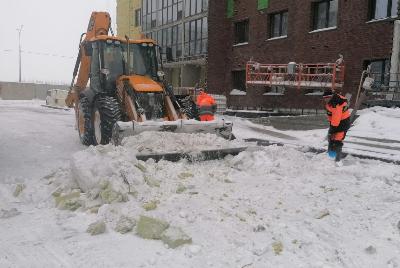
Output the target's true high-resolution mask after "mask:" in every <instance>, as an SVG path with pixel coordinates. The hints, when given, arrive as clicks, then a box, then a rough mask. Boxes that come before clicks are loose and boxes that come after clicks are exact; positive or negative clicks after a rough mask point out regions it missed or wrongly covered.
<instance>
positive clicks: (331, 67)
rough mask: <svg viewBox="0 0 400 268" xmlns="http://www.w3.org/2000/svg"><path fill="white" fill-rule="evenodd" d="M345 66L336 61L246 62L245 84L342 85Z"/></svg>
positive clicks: (324, 86)
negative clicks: (307, 62) (306, 62)
mask: <svg viewBox="0 0 400 268" xmlns="http://www.w3.org/2000/svg"><path fill="white" fill-rule="evenodd" d="M344 73H345V66H344V65H343V64H340V65H339V64H336V63H316V64H296V63H289V64H260V63H257V62H248V63H247V64H246V84H248V85H265V86H292V87H297V88H332V89H333V90H334V89H336V88H340V87H343V83H344Z"/></svg>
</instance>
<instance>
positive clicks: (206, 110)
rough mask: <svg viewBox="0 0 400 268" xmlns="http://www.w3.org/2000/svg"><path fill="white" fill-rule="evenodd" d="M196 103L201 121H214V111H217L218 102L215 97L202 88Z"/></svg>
mask: <svg viewBox="0 0 400 268" xmlns="http://www.w3.org/2000/svg"><path fill="white" fill-rule="evenodd" d="M196 105H197V108H198V110H199V117H200V121H212V120H214V113H215V112H216V111H217V104H216V102H215V99H214V98H213V97H212V96H210V95H208V94H207V93H206V92H204V90H203V89H201V90H200V94H199V95H198V96H197V99H196Z"/></svg>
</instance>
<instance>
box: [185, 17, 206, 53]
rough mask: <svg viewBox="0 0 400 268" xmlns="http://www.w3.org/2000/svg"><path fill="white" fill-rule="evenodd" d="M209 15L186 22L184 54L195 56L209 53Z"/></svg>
mask: <svg viewBox="0 0 400 268" xmlns="http://www.w3.org/2000/svg"><path fill="white" fill-rule="evenodd" d="M207 38H208V23H207V17H204V18H201V19H197V20H192V21H190V22H185V37H184V47H185V50H184V55H185V56H195V55H202V54H206V53H207Z"/></svg>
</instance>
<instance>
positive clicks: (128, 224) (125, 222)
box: [115, 216, 136, 234]
mask: <svg viewBox="0 0 400 268" xmlns="http://www.w3.org/2000/svg"><path fill="white" fill-rule="evenodd" d="M135 225H136V221H135V219H132V218H130V217H127V216H121V218H120V219H119V220H118V222H117V226H116V227H115V231H116V232H118V233H121V234H125V233H128V232H130V231H132V229H133V227H135Z"/></svg>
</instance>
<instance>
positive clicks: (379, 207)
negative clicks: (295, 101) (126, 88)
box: [22, 144, 400, 267]
mask: <svg viewBox="0 0 400 268" xmlns="http://www.w3.org/2000/svg"><path fill="white" fill-rule="evenodd" d="M131 150H132V149H131V147H129V146H128V145H127V144H126V145H125V146H123V147H113V146H98V147H90V148H88V149H87V150H85V151H83V152H79V153H77V154H75V155H74V157H73V159H72V165H71V167H72V168H71V172H70V174H66V173H63V174H55V175H54V176H53V177H52V178H51V179H50V181H52V183H50V187H53V191H56V192H57V189H59V188H60V187H61V188H62V189H63V190H62V191H61V194H60V196H63V195H65V194H69V193H71V192H74V191H76V190H77V188H76V187H78V188H79V191H80V197H79V198H77V199H78V202H80V204H81V206H80V207H79V208H77V210H76V212H75V213H78V215H82V213H83V215H85V214H87V215H88V216H86V217H90V221H89V220H86V221H81V222H77V223H76V224H78V225H85V222H86V224H87V225H86V226H85V228H87V226H88V225H89V224H90V223H94V224H92V225H91V227H90V228H89V229H88V232H93V233H94V234H97V233H102V232H103V231H105V232H106V233H108V234H112V233H115V232H119V231H118V230H121V228H122V230H123V232H121V233H126V235H129V233H130V232H133V233H137V236H135V237H137V239H139V240H133V241H132V242H131V243H128V244H127V245H125V246H124V247H128V248H131V247H132V245H134V247H137V245H138V243H139V245H141V246H140V248H142V247H144V246H145V245H148V246H149V247H150V248H152V250H150V251H145V252H143V253H142V254H140V256H139V257H138V255H137V254H135V256H136V257H135V258H136V259H135V261H137V262H138V263H139V264H140V263H141V264H142V265H143V267H147V266H152V267H188V266H193V267H204V265H205V263H207V267H243V266H246V265H247V266H250V267H266V266H271V267H344V266H348V267H366V266H371V265H372V266H374V267H382V265H384V264H385V265H386V264H387V263H392V264H393V265H394V264H396V265H397V264H400V259H399V258H398V256H399V252H400V243H399V242H398V241H399V240H398V239H397V238H396V237H398V236H399V230H397V227H396V226H397V223H398V221H399V220H400V213H399V212H398V211H400V206H399V202H398V201H399V199H398V197H396V196H398V194H399V193H400V180H399V179H398V178H400V168H399V167H398V166H395V165H389V164H384V163H380V162H376V161H368V160H358V159H355V158H352V157H348V158H346V162H345V166H344V167H341V168H336V167H335V165H334V163H333V162H332V161H330V160H329V159H327V158H326V156H325V155H324V154H320V155H318V154H317V155H316V154H311V153H306V154H305V153H303V152H301V151H298V150H295V149H292V148H287V147H275V146H271V147H266V148H261V149H259V150H257V151H253V152H251V151H246V152H243V153H241V154H239V155H238V156H235V157H226V158H225V159H223V160H219V161H208V162H197V163H188V162H186V161H181V162H177V163H171V162H167V161H160V162H158V163H156V162H154V161H152V160H148V161H146V162H142V161H137V160H135V158H134V153H131ZM81 162H82V163H84V162H85V163H87V164H85V165H84V164H81ZM84 189H85V190H84ZM24 191H26V190H24ZM104 191H106V192H108V193H106V194H104ZM22 193H24V192H22ZM97 193H98V194H97ZM118 194H121V195H122V196H124V198H117V197H118ZM103 196H108V197H110V196H111V197H113V196H114V197H115V198H111V199H107V198H103ZM93 202H95V203H96V202H97V203H96V204H97V206H98V207H97V209H95V210H93V209H92V208H93V207H91V205H93V204H94V203H93ZM92 213H94V214H92ZM90 215H95V217H92V216H90ZM103 223H104V225H105V226H106V230H104V229H103V227H104V225H103ZM121 225H122V226H123V227H121ZM98 226H99V227H98ZM146 226H147V227H148V228H149V229H147V228H146ZM149 226H150V227H149ZM168 226H169V227H168ZM95 227H96V228H95ZM97 227H98V228H97ZM166 228H168V229H166ZM167 230H168V231H167ZM210 232H212V236H213V237H212V239H211V238H210ZM140 237H154V238H157V239H161V240H162V241H163V242H164V243H160V242H158V243H156V244H153V243H150V242H149V240H147V239H142V238H140ZM107 239H115V238H113V237H112V236H111V237H110V238H107ZM130 239H131V238H130ZM171 239H173V240H171ZM107 241H108V240H107ZM132 243H135V244H132ZM149 243H150V244H149ZM185 243H192V244H191V245H190V244H189V245H185ZM167 245H168V246H167ZM175 247H177V248H176V249H174V251H175V253H173V252H171V251H170V250H171V249H172V248H175ZM168 248H169V249H168ZM154 250H155V251H157V252H158V253H157V254H154ZM151 252H153V253H151ZM108 254H110V255H109V257H108V258H107V259H106V260H107V261H106V263H107V264H108V265H113V264H112V263H110V262H108V261H110V260H111V259H113V257H112V256H111V255H112V253H108ZM115 254H121V253H115ZM129 254H131V253H129ZM129 254H128V255H126V256H125V255H124V258H125V259H124V258H122V257H121V255H116V256H118V258H119V259H120V260H121V262H120V264H119V266H121V267H128V266H129V265H130V264H129V260H130V257H128V256H129ZM123 260H126V261H123ZM104 261H105V260H104V259H103V262H104ZM96 264H98V263H97V262H95V263H94V264H93V265H94V266H95V265H96ZM106 266H107V265H106ZM138 266H140V265H138Z"/></svg>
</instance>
